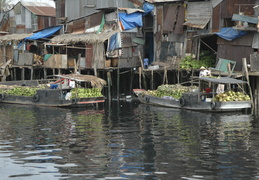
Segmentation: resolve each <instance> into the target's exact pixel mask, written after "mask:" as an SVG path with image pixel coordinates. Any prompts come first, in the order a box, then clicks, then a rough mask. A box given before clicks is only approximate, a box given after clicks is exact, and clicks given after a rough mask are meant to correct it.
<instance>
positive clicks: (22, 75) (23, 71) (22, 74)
mask: <svg viewBox="0 0 259 180" xmlns="http://www.w3.org/2000/svg"><path fill="white" fill-rule="evenodd" d="M24 73H25V68H24V67H22V72H21V77H22V80H25V78H24Z"/></svg>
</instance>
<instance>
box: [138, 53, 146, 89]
mask: <svg viewBox="0 0 259 180" xmlns="http://www.w3.org/2000/svg"><path fill="white" fill-rule="evenodd" d="M138 56H139V61H140V64H141V73H142V76H143V81H144V88H145V89H147V83H146V77H145V74H144V70H143V69H144V65H143V61H142V57H141V54H140V51H138Z"/></svg>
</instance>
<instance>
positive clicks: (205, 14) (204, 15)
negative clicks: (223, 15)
mask: <svg viewBox="0 0 259 180" xmlns="http://www.w3.org/2000/svg"><path fill="white" fill-rule="evenodd" d="M187 12H188V14H187V22H185V23H184V24H183V25H186V26H189V27H193V28H200V29H203V28H204V27H205V26H206V25H207V24H208V22H209V21H210V19H211V16H212V5H211V2H210V1H204V2H202V3H200V2H189V3H188V7H187Z"/></svg>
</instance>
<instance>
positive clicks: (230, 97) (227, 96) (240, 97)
mask: <svg viewBox="0 0 259 180" xmlns="http://www.w3.org/2000/svg"><path fill="white" fill-rule="evenodd" d="M249 100H250V97H249V96H248V95H246V94H244V93H242V92H234V91H227V92H224V93H220V94H218V95H216V97H215V101H221V102H225V101H249Z"/></svg>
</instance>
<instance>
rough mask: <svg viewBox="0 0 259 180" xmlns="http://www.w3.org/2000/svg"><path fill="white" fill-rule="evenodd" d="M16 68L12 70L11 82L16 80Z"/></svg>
mask: <svg viewBox="0 0 259 180" xmlns="http://www.w3.org/2000/svg"><path fill="white" fill-rule="evenodd" d="M16 72H17V71H16V68H13V80H14V81H16V80H17V74H16Z"/></svg>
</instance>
